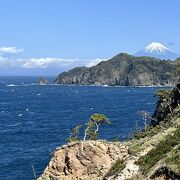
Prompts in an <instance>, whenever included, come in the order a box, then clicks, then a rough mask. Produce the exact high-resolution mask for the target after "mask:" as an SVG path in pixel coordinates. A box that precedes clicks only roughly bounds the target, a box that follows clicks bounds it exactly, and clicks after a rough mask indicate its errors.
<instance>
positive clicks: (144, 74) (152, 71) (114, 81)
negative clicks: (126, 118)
mask: <svg viewBox="0 0 180 180" xmlns="http://www.w3.org/2000/svg"><path fill="white" fill-rule="evenodd" d="M178 62H179V61H178V60H177V61H162V60H159V59H155V58H151V57H135V56H131V55H128V54H125V53H121V54H119V55H117V56H115V57H113V58H112V59H110V60H108V61H103V62H100V63H99V64H98V65H96V66H93V67H90V68H86V67H78V68H74V69H72V70H70V71H68V72H63V73H61V74H60V75H59V76H58V77H57V78H56V80H55V81H54V83H57V84H82V85H112V86H114V85H118V86H151V85H157V86H160V85H169V86H172V85H175V82H177V63H178Z"/></svg>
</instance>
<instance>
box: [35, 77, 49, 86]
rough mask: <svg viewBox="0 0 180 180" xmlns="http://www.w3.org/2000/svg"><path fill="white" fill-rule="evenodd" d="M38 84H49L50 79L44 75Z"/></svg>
mask: <svg viewBox="0 0 180 180" xmlns="http://www.w3.org/2000/svg"><path fill="white" fill-rule="evenodd" d="M36 84H38V85H47V84H49V81H48V80H47V79H46V78H44V77H40V78H39V79H38V80H37V81H36Z"/></svg>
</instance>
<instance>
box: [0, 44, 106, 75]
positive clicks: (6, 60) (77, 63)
mask: <svg viewBox="0 0 180 180" xmlns="http://www.w3.org/2000/svg"><path fill="white" fill-rule="evenodd" d="M22 51H23V49H18V48H15V47H1V48H0V71H3V72H4V71H6V72H7V71H8V72H7V74H8V73H11V71H12V72H17V74H18V73H19V74H21V72H23V73H24V72H26V71H27V72H31V73H33V72H42V71H43V72H45V73H46V72H47V73H48V72H50V71H51V74H53V72H54V74H56V73H60V72H62V71H67V70H70V69H72V68H75V67H81V66H86V67H91V66H95V65H97V64H98V63H99V62H101V61H105V60H107V59H100V58H96V59H89V60H88V59H65V58H53V57H42V58H24V59H22V58H14V57H12V56H8V54H9V53H13V54H17V53H20V52H22ZM1 74H2V73H1Z"/></svg>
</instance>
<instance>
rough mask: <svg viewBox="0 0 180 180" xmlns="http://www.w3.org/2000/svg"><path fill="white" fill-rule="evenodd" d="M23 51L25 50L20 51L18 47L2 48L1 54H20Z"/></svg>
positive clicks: (0, 49) (0, 48)
mask: <svg viewBox="0 0 180 180" xmlns="http://www.w3.org/2000/svg"><path fill="white" fill-rule="evenodd" d="M23 51H24V49H19V48H16V47H0V54H18V53H21V52H23Z"/></svg>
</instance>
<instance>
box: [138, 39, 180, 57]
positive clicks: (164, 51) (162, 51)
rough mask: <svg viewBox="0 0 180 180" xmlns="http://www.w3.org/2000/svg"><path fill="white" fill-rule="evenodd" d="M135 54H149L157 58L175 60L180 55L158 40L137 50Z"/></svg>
mask: <svg viewBox="0 0 180 180" xmlns="http://www.w3.org/2000/svg"><path fill="white" fill-rule="evenodd" d="M135 56H150V57H154V58H158V59H162V60H164V59H171V60H175V59H176V58H179V57H180V55H179V54H176V53H174V52H172V51H171V50H170V49H168V48H167V47H166V46H164V45H163V44H161V43H158V42H152V43H150V44H149V45H148V46H146V47H145V48H144V49H143V50H141V51H139V52H137V53H136V54H135Z"/></svg>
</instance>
